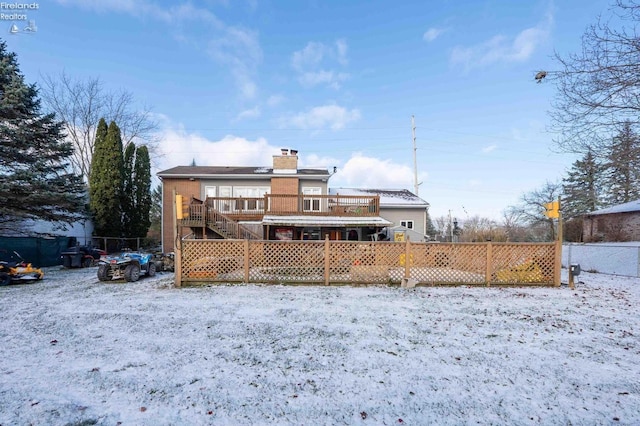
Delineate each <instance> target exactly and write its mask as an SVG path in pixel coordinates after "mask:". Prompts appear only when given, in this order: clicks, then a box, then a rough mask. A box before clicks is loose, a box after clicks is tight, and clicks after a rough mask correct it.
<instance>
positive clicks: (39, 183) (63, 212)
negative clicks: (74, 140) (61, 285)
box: [0, 41, 85, 231]
mask: <svg viewBox="0 0 640 426" xmlns="http://www.w3.org/2000/svg"><path fill="white" fill-rule="evenodd" d="M37 96H38V92H37V90H36V87H35V85H27V84H25V82H24V77H23V75H22V74H21V73H20V70H19V67H18V61H17V59H16V55H15V53H12V52H7V50H6V44H5V43H4V42H3V41H0V199H2V203H0V231H5V230H13V231H15V227H16V221H20V220H24V219H33V220H45V221H49V222H57V223H59V224H60V225H62V226H64V223H71V222H74V221H76V220H79V219H81V218H82V217H83V215H84V205H85V192H84V185H83V184H82V180H81V178H80V177H79V176H77V175H75V174H73V173H71V172H70V170H71V169H70V167H69V158H70V156H71V155H72V154H73V147H72V146H71V145H70V144H69V143H66V142H64V134H63V132H62V123H59V122H56V121H55V120H54V116H53V114H49V115H42V114H41V112H40V100H39V99H38V97H37Z"/></svg>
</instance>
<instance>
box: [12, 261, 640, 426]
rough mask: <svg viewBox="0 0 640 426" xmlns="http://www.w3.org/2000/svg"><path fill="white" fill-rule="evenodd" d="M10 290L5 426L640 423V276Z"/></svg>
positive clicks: (62, 279)
mask: <svg viewBox="0 0 640 426" xmlns="http://www.w3.org/2000/svg"><path fill="white" fill-rule="evenodd" d="M579 278H580V279H581V280H582V281H584V283H578V285H577V288H576V290H575V291H572V290H570V289H568V288H567V287H562V288H559V289H557V288H470V287H452V288H444V287H421V288H416V289H410V290H408V289H401V288H392V287H384V286H373V287H350V286H344V287H322V286H260V285H230V286H205V287H195V288H194V287H192V288H182V289H175V288H173V286H172V283H173V275H171V274H158V275H157V276H156V277H154V278H142V279H141V280H140V281H139V282H136V283H108V284H105V283H100V282H98V280H97V278H96V269H95V268H90V269H84V270H61V269H58V268H50V269H48V270H47V275H46V277H45V279H44V280H43V281H41V282H38V283H35V284H24V285H12V286H7V287H1V288H0V342H2V344H1V345H0V360H1V361H0V425H28V424H37V425H89V424H105V425H117V424H123V425H126V424H136V425H158V424H192V425H198V424H233V425H242V424H268V423H277V424H331V425H334V424H371V425H374V424H375V425H382V424H387V425H392V424H478V423H479V424H524V425H526V424H573V425H576V424H588V425H593V424H627V425H630V424H640V342H639V341H638V338H639V337H640V317H639V315H638V306H640V279H638V278H629V277H617V276H607V275H599V274H588V273H583V274H582V275H581V276H580V277H579Z"/></svg>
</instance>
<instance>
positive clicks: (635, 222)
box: [582, 200, 640, 242]
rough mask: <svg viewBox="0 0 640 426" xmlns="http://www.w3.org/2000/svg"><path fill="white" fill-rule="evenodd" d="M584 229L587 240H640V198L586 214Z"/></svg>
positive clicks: (584, 238) (584, 237)
mask: <svg viewBox="0 0 640 426" xmlns="http://www.w3.org/2000/svg"><path fill="white" fill-rule="evenodd" d="M582 230H583V240H584V241H585V242H591V241H640V200H635V201H630V202H628V203H623V204H618V205H615V206H611V207H607V208H605V209H601V210H596V211H593V212H591V213H587V214H585V215H584V216H583V223H582Z"/></svg>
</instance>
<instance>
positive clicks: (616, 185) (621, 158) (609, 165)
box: [604, 121, 640, 205]
mask: <svg viewBox="0 0 640 426" xmlns="http://www.w3.org/2000/svg"><path fill="white" fill-rule="evenodd" d="M604 167H605V168H606V171H605V191H606V201H607V204H608V205H614V204H621V203H627V202H629V201H633V200H637V199H639V198H640V138H639V137H638V134H637V133H636V132H635V131H634V129H633V127H632V124H631V122H629V121H627V122H625V123H624V125H623V126H622V129H621V130H620V133H619V134H618V135H617V136H616V137H615V138H613V141H612V143H611V145H610V146H609V149H608V154H607V158H606V160H605V162H604Z"/></svg>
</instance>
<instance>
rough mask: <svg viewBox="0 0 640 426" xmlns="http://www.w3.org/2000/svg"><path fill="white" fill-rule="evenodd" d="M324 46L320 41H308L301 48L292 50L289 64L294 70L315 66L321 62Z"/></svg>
mask: <svg viewBox="0 0 640 426" xmlns="http://www.w3.org/2000/svg"><path fill="white" fill-rule="evenodd" d="M325 50H326V47H325V45H324V44H322V43H316V42H309V43H307V45H306V46H305V47H304V48H303V49H302V50H298V51H297V52H293V56H292V58H291V66H292V67H293V69H295V70H296V71H301V72H302V71H303V70H304V69H306V68H315V67H316V66H317V65H319V64H320V62H322V58H323V57H324V54H325Z"/></svg>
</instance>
